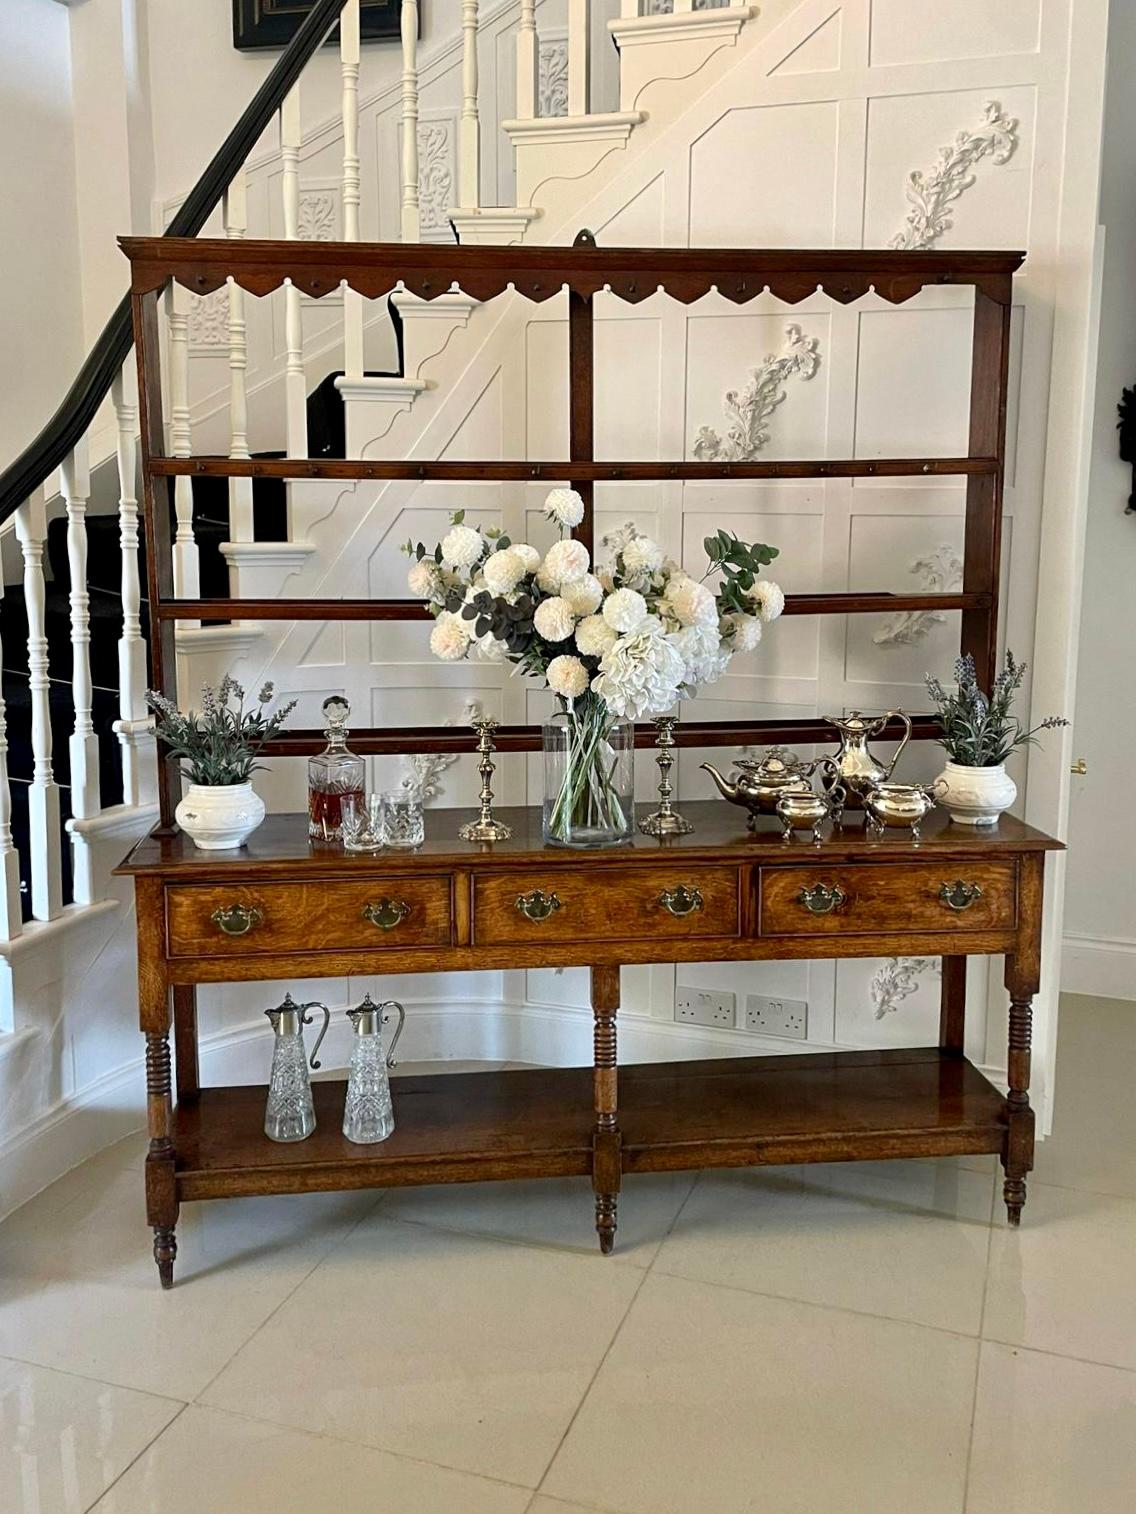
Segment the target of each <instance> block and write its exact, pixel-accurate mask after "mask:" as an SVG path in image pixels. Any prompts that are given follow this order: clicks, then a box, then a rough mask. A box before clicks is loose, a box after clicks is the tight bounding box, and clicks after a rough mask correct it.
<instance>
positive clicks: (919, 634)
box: [872, 546, 962, 647]
mask: <svg viewBox="0 0 1136 1514" xmlns="http://www.w3.org/2000/svg"><path fill="white" fill-rule="evenodd" d="M908 571H909V572H911V573H913V574H914V575H915V577H916V578H917V579H918V580H919V583H920V586H921V587H922V588H924V589H926V591H927V593H928V594H953V593H955V592H956V591H957V590H958V589H961V588H962V561H961V559H960V557H959V555H958V553H957V552H956V551H955V549H954V548H953V547H949V546H940V547H936V548H935V550H934V551H933V552H928V553H927V555H926V557H917V558H916V559H915V561H914V562H913V563H911V564H910V565H909V568H908ZM946 618H947V617H946V613H945V612H944V611H943V610H900V611H899V612H897V613H896V614H895V615H891V616H889V617H888V619H887V620H885V621H884V623H883V625H882V626H881V627H880V628H879V630H878V631H877V632H876V633H875V635H874V636H873V637H872V640H873V641H874V642H875V643H876V645H877V646H878V647H911V646H914V645H915V644H916V643H917V642H920V641H922V640H923V639H924V637H925V636H926V635H927V633H928V632H929V631H930V629H931V627H932V626H939V625H942V624H943V622H944V621H945V620H946Z"/></svg>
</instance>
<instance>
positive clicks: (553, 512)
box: [544, 489, 584, 530]
mask: <svg viewBox="0 0 1136 1514" xmlns="http://www.w3.org/2000/svg"><path fill="white" fill-rule="evenodd" d="M544 513H545V515H547V516H548V518H549V520H551V521H555V523H556V524H557V525H558V526H562V527H566V528H567V529H569V530H571V528H572V527H573V526H578V525H579V524H580V522H581V521H582V520H583V518H584V501H583V500H582V499H581V498H580V496H579V495H578V494H577V493H576V491H575V489H553V490H552V491H551V492H550V494H549V496H548V498H547V499H546V500H545V502H544Z"/></svg>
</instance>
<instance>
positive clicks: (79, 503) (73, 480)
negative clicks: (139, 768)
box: [59, 438, 100, 904]
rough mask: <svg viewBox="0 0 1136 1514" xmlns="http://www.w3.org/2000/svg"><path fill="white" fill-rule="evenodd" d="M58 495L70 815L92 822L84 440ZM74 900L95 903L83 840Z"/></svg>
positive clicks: (62, 475) (74, 858) (75, 845)
mask: <svg viewBox="0 0 1136 1514" xmlns="http://www.w3.org/2000/svg"><path fill="white" fill-rule="evenodd" d="M59 492H60V493H61V494H62V496H63V499H64V503H65V504H66V506H67V569H68V576H69V577H70V579H71V591H70V594H69V595H68V602H69V604H70V609H71V697H72V700H73V701H74V705H75V723H74V726H73V728H72V732H71V739H70V741H69V743H68V747H69V751H70V756H71V814H72V817H73V818H74V819H76V820H91V819H93V818H94V816H95V815H97V814H98V813H99V808H100V806H99V741H98V737H97V736H96V735H95V722H94V703H95V688H94V684H93V683H92V681H91V597H90V595H89V593H88V592H87V500H88V499H89V498H90V494H91V470H90V467H89V464H88V461H87V443H86V439H85V438H84V440H83V441H81V442H80V443H79V444H78V446H77V447H76V448H75V450H74V452H72V453H71V455H70V457H68V458H65V459H64V462H63V465H62V467H61V468H60V470H59ZM71 846H72V852H71V874H72V895H73V898H74V900H75V903H76V904H93V903H94V902H95V877H94V866H93V859H92V855H91V848H90V844H89V842H88V841H87V840H86V838H85V837H84V836H83V835H81V834H77V833H75V832H72V836H71Z"/></svg>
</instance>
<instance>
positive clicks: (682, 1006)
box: [674, 985, 809, 1041]
mask: <svg viewBox="0 0 1136 1514" xmlns="http://www.w3.org/2000/svg"><path fill="white" fill-rule="evenodd" d="M674 1017H675V1019H676V1020H677V1021H678V1023H679V1024H680V1025H710V1026H713V1027H714V1028H716V1029H718V1030H734V1029H737V1030H748V1031H752V1032H754V1033H755V1034H757V1035H763V1036H785V1037H787V1038H789V1039H791V1040H795V1041H803V1040H805V1038H806V1036H807V1035H808V1029H809V1006H808V1003H807V1002H806V1001H805V1000H804V999H771V998H768V997H767V996H766V995H764V994H747V995H746V1004H745V1018H744V1020H739V1018H738V1015H737V998H736V996H735V995H734V994H731V993H726V992H722V991H720V990H718V989H711V988H683V987H682V986H681V985H680V986H679V987H678V988H676V989H675V1016H674Z"/></svg>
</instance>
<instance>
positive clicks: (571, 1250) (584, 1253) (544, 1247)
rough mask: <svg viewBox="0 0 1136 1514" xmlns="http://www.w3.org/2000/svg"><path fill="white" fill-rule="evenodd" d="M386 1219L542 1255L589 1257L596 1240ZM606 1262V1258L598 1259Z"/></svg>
mask: <svg viewBox="0 0 1136 1514" xmlns="http://www.w3.org/2000/svg"><path fill="white" fill-rule="evenodd" d="M386 1219H387V1221H388V1222H389V1223H390V1224H392V1225H413V1226H414V1228H415V1229H416V1230H429V1231H432V1232H433V1233H434V1234H436V1235H453V1236H460V1237H461V1238H462V1240H467V1241H470V1240H476V1241H494V1242H496V1243H497V1244H498V1245H500V1246H519V1247H521V1248H523V1249H524V1250H525V1251H539V1252H543V1253H544V1254H545V1255H546V1256H547V1255H548V1254H549V1253H550V1252H551V1253H553V1254H555V1255H556V1256H571V1257H575V1258H576V1259H577V1260H578V1261H590V1260H592V1259H593V1258H594V1257H596V1256H597V1253H598V1249H599V1248H598V1243H597V1245H596V1246H595V1247H587V1246H569V1245H567V1244H566V1243H565V1242H563V1241H534V1240H529V1239H528V1238H527V1237H525V1236H517V1235H501V1234H499V1233H498V1232H497V1231H495V1230H462V1229H459V1227H458V1226H456V1225H440V1224H438V1223H436V1222H435V1221H434V1220H418V1219H415V1220H412V1219H408V1218H407V1217H406V1216H405V1215H401V1214H389V1215H387V1216H386ZM600 1260H602V1261H604V1262H606V1260H607V1259H606V1258H602V1259H600ZM611 1265H612V1266H615V1267H634V1268H635V1269H636V1270H637V1271H639V1272H646V1271H647V1270H648V1268H649V1267H650V1263H649V1262H643V1263H640V1262H633V1261H631V1260H630V1258H627V1259H626V1260H622V1261H617V1262H613V1263H611Z"/></svg>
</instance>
